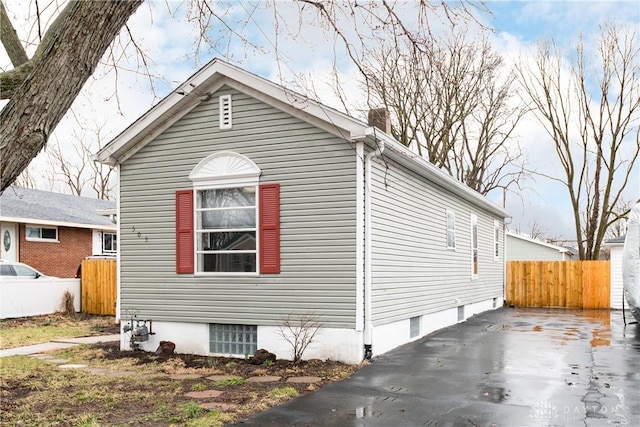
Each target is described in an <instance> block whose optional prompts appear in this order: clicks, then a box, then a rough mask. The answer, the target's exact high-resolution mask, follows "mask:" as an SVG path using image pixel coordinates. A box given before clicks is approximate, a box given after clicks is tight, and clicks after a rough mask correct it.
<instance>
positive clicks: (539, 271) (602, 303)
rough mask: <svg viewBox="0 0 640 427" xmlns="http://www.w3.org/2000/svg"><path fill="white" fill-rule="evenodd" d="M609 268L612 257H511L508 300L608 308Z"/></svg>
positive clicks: (520, 304)
mask: <svg viewBox="0 0 640 427" xmlns="http://www.w3.org/2000/svg"><path fill="white" fill-rule="evenodd" d="M609 268H610V267H609V261H509V262H507V283H506V298H507V304H509V305H514V306H517V307H567V308H584V309H608V308H609V307H610V287H611V280H610V270H609Z"/></svg>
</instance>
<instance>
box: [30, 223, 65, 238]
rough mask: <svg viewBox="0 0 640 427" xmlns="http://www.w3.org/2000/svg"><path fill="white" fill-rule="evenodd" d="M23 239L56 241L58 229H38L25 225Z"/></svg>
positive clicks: (37, 227) (38, 227)
mask: <svg viewBox="0 0 640 427" xmlns="http://www.w3.org/2000/svg"><path fill="white" fill-rule="evenodd" d="M25 238H26V239H27V240H40V241H50V242H57V241H58V227H40V226H35V225H27V226H26V228H25Z"/></svg>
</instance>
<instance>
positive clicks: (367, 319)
mask: <svg viewBox="0 0 640 427" xmlns="http://www.w3.org/2000/svg"><path fill="white" fill-rule="evenodd" d="M370 131H371V132H370ZM371 133H372V134H373V136H374V137H375V133H376V131H375V129H374V128H370V129H367V132H366V134H371ZM376 143H377V145H378V148H377V149H376V150H375V151H372V152H370V153H369V154H367V156H366V157H365V159H364V174H365V184H366V185H365V195H364V197H365V208H364V236H365V237H364V352H365V353H364V357H365V359H370V358H371V356H372V355H373V350H372V348H371V346H372V341H373V339H372V335H373V321H372V317H373V316H372V313H371V306H372V296H371V294H372V289H373V274H372V267H373V265H372V259H371V258H372V254H371V228H372V226H371V224H372V221H371V199H372V198H373V193H372V188H371V160H373V158H374V157H380V156H382V153H384V141H376Z"/></svg>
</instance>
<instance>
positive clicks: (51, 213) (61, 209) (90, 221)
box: [0, 187, 117, 230]
mask: <svg viewBox="0 0 640 427" xmlns="http://www.w3.org/2000/svg"><path fill="white" fill-rule="evenodd" d="M115 207H116V203H115V202H113V201H110V200H99V199H91V198H89V197H79V196H73V195H70V194H60V193H52V192H50V191H42V190H34V189H30V188H20V187H9V188H7V189H6V190H5V191H4V193H2V195H0V221H6V222H18V223H27V224H34V225H51V226H65V227H76V228H92V229H101V230H116V229H117V227H116V225H115V224H114V223H113V222H111V219H110V218H109V217H108V216H105V215H104V214H103V213H104V212H103V213H101V212H100V211H107V212H108V211H109V210H111V209H114V208H115Z"/></svg>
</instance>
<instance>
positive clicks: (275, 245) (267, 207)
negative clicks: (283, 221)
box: [259, 184, 280, 274]
mask: <svg viewBox="0 0 640 427" xmlns="http://www.w3.org/2000/svg"><path fill="white" fill-rule="evenodd" d="M259 215H260V273H271V274H277V273H280V184H263V185H261V186H260V213H259Z"/></svg>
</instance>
